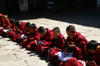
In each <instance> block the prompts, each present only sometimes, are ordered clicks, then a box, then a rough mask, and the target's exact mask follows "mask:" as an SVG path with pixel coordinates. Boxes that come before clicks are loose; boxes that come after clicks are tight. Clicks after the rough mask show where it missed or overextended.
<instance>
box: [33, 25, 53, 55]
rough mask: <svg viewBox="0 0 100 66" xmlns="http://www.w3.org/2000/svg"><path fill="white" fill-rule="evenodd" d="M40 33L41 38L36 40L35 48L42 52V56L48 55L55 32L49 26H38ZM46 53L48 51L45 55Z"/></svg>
mask: <svg viewBox="0 0 100 66" xmlns="http://www.w3.org/2000/svg"><path fill="white" fill-rule="evenodd" d="M38 33H39V34H40V40H39V41H36V45H35V48H34V50H35V51H36V52H38V53H39V54H41V55H42V56H47V53H48V52H47V49H48V47H49V46H50V44H51V43H52V39H53V32H52V30H49V29H48V28H44V27H42V26H40V27H39V28H38ZM44 53H46V54H45V55H44Z"/></svg>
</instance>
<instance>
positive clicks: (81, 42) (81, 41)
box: [65, 32, 88, 60]
mask: <svg viewBox="0 0 100 66" xmlns="http://www.w3.org/2000/svg"><path fill="white" fill-rule="evenodd" d="M76 33H77V35H76V36H75V37H74V38H73V39H69V38H67V40H66V44H65V45H67V41H68V42H70V41H72V42H73V43H74V44H75V45H76V46H77V47H76V52H75V53H74V57H76V58H77V59H79V60H85V59H86V54H87V49H86V45H87V44H88V41H87V40H86V38H85V37H83V36H82V35H81V34H80V33H78V32H76ZM69 51H70V52H72V49H70V48H69Z"/></svg>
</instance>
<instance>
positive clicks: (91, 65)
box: [86, 61, 96, 66]
mask: <svg viewBox="0 0 100 66" xmlns="http://www.w3.org/2000/svg"><path fill="white" fill-rule="evenodd" d="M86 66H96V63H95V62H94V61H86Z"/></svg>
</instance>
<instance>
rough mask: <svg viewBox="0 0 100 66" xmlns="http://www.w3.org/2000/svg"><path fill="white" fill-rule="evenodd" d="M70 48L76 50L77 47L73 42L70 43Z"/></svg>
mask: <svg viewBox="0 0 100 66" xmlns="http://www.w3.org/2000/svg"><path fill="white" fill-rule="evenodd" d="M68 47H69V48H75V47H76V45H75V44H74V43H73V42H72V41H71V42H70V43H69V42H68Z"/></svg>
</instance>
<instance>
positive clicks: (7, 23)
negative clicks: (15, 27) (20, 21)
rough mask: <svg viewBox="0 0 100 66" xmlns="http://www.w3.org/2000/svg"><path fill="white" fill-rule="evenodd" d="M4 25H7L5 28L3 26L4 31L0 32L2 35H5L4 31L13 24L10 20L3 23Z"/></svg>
mask: <svg viewBox="0 0 100 66" xmlns="http://www.w3.org/2000/svg"><path fill="white" fill-rule="evenodd" d="M3 24H5V26H2V27H3V29H2V30H1V31H0V34H3V30H5V29H8V27H7V26H9V27H11V24H10V22H9V19H8V20H7V21H3ZM5 34H6V33H4V35H5Z"/></svg>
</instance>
